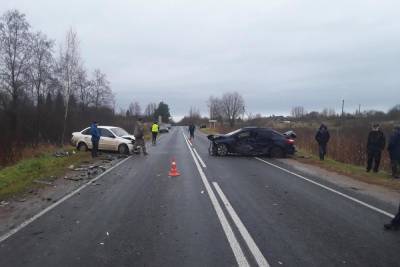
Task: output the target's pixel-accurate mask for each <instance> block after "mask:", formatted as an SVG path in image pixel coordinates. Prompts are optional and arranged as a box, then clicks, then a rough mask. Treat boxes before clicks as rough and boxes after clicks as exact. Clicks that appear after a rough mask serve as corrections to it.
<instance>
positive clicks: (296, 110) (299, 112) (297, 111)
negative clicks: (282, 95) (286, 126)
mask: <svg viewBox="0 0 400 267" xmlns="http://www.w3.org/2000/svg"><path fill="white" fill-rule="evenodd" d="M290 114H291V115H292V117H294V118H301V117H304V116H305V115H306V114H307V112H306V110H305V108H304V107H302V106H296V107H293V108H292V110H291V111H290Z"/></svg>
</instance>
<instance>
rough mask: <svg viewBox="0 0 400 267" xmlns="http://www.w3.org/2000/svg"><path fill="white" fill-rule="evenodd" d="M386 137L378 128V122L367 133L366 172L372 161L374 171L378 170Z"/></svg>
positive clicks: (369, 169)
mask: <svg viewBox="0 0 400 267" xmlns="http://www.w3.org/2000/svg"><path fill="white" fill-rule="evenodd" d="M385 144H386V138H385V135H384V134H383V132H382V131H381V130H380V128H379V124H374V125H373V126H372V130H371V131H370V132H369V134H368V142H367V172H369V171H371V169H372V163H374V170H373V171H374V172H378V170H379V164H380V162H381V155H382V150H383V149H384V148H385Z"/></svg>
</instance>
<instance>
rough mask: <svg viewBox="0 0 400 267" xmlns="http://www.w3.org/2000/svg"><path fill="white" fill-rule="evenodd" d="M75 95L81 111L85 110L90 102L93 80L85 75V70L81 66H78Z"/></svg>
mask: <svg viewBox="0 0 400 267" xmlns="http://www.w3.org/2000/svg"><path fill="white" fill-rule="evenodd" d="M75 82H76V88H77V92H76V93H77V97H78V99H79V102H80V106H81V109H82V111H85V110H86V109H87V108H88V107H89V104H90V103H92V95H93V81H90V80H89V79H88V77H87V72H86V70H85V69H84V67H83V66H80V67H79V69H78V72H77V76H76V81H75Z"/></svg>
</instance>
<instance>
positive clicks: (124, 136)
mask: <svg viewBox="0 0 400 267" xmlns="http://www.w3.org/2000/svg"><path fill="white" fill-rule="evenodd" d="M121 137H122V138H124V139H128V140H136V139H135V136H133V135H130V134H128V135H123V136H121Z"/></svg>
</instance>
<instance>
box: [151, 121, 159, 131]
mask: <svg viewBox="0 0 400 267" xmlns="http://www.w3.org/2000/svg"><path fill="white" fill-rule="evenodd" d="M151 131H152V132H153V133H158V124H155V123H154V124H153V125H152V126H151Z"/></svg>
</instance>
